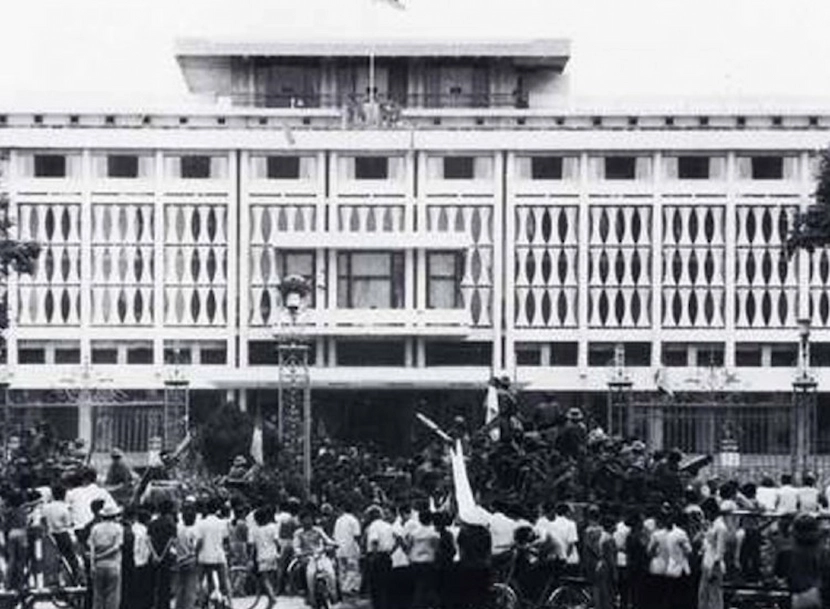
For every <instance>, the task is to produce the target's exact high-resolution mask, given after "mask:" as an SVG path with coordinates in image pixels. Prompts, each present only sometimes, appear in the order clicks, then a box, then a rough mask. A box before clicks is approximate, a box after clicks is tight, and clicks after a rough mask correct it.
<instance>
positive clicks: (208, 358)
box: [199, 348, 228, 365]
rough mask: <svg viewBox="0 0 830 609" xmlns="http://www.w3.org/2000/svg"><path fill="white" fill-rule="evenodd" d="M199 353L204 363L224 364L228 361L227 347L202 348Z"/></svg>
mask: <svg viewBox="0 0 830 609" xmlns="http://www.w3.org/2000/svg"><path fill="white" fill-rule="evenodd" d="M199 355H200V357H201V362H202V363H203V364H213V365H224V364H227V363H228V351H227V349H225V348H215V349H213V348H211V349H202V350H201V352H200V354H199Z"/></svg>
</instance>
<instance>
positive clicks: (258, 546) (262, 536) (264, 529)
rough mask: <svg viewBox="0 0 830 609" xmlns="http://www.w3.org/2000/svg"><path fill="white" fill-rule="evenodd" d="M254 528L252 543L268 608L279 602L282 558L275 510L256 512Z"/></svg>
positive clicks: (268, 508) (259, 510)
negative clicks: (277, 591)
mask: <svg viewBox="0 0 830 609" xmlns="http://www.w3.org/2000/svg"><path fill="white" fill-rule="evenodd" d="M254 525H255V526H254V527H253V528H252V529H250V530H249V531H250V536H251V543H252V545H253V547H254V556H255V557H256V567H257V574H258V576H259V581H260V582H261V583H262V588H263V589H264V590H265V594H266V596H267V597H268V608H267V609H271V608H272V607H273V606H274V605H275V604H276V602H277V593H276V585H277V571H278V568H279V558H280V548H279V543H280V530H279V526H278V525H277V523H276V522H274V508H273V507H261V508H259V509H258V510H255V511H254Z"/></svg>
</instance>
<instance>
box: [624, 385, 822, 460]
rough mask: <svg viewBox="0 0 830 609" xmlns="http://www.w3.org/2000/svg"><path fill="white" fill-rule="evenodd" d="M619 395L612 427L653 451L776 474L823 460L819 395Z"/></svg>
mask: <svg viewBox="0 0 830 609" xmlns="http://www.w3.org/2000/svg"><path fill="white" fill-rule="evenodd" d="M617 397H618V399H615V400H609V409H610V412H609V414H610V419H609V420H610V422H611V426H612V430H614V431H615V433H621V434H622V435H627V436H635V437H638V438H641V439H642V440H644V441H645V442H646V444H647V445H648V446H649V447H651V448H652V449H653V450H669V449H673V448H678V449H680V450H681V451H682V452H683V453H684V454H687V455H704V454H710V455H713V456H715V457H716V459H715V466H716V467H717V468H722V469H742V470H753V471H760V470H765V471H768V472H769V473H771V474H772V473H777V472H780V471H793V472H796V473H801V472H802V471H805V470H813V471H815V470H816V469H818V468H819V465H820V464H822V462H823V459H820V458H819V455H818V448H819V447H818V442H817V433H816V429H817V425H816V408H815V399H814V397H815V395H814V394H803V395H799V394H791V395H786V394H781V395H780V396H773V397H772V398H771V399H769V400H768V401H741V400H740V397H741V396H740V395H738V396H737V399H734V398H735V397H736V396H730V397H732V398H733V399H729V398H726V397H724V398H723V399H719V398H711V397H708V396H707V397H708V399H700V397H699V396H694V395H692V396H681V398H680V399H669V398H667V397H662V398H660V397H654V398H652V399H650V400H649V399H640V400H638V401H633V400H632V401H630V402H628V403H626V401H625V400H620V399H619V396H617ZM683 397H685V398H686V399H683ZM821 469H824V468H823V467H822V468H821Z"/></svg>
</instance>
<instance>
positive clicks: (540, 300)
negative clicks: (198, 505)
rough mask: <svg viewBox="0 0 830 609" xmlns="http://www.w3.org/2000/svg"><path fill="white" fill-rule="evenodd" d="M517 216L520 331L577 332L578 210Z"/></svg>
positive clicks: (545, 209) (521, 211)
mask: <svg viewBox="0 0 830 609" xmlns="http://www.w3.org/2000/svg"><path fill="white" fill-rule="evenodd" d="M515 213H516V234H515V236H514V239H515V241H514V242H515V249H516V264H515V268H514V278H515V300H516V311H515V319H514V321H515V324H516V327H517V328H574V327H576V326H577V323H578V315H577V312H578V311H577V291H578V290H577V284H578V282H577V273H578V270H577V235H578V231H577V218H578V207H577V206H576V205H562V206H557V205H546V206H518V207H516V212H515Z"/></svg>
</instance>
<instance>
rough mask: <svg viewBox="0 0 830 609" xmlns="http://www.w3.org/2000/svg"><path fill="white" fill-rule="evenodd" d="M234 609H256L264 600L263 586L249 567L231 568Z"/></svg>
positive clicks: (229, 575) (229, 576)
mask: <svg viewBox="0 0 830 609" xmlns="http://www.w3.org/2000/svg"><path fill="white" fill-rule="evenodd" d="M228 579H229V580H230V587H231V590H230V592H231V598H232V599H233V600H235V601H236V603H234V609H254V608H255V607H257V606H258V605H259V604H260V601H262V599H263V594H262V586H261V585H260V583H259V580H258V579H257V576H256V574H255V573H252V572H251V571H250V570H249V569H248V568H247V567H231V570H230V572H229V573H228Z"/></svg>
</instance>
